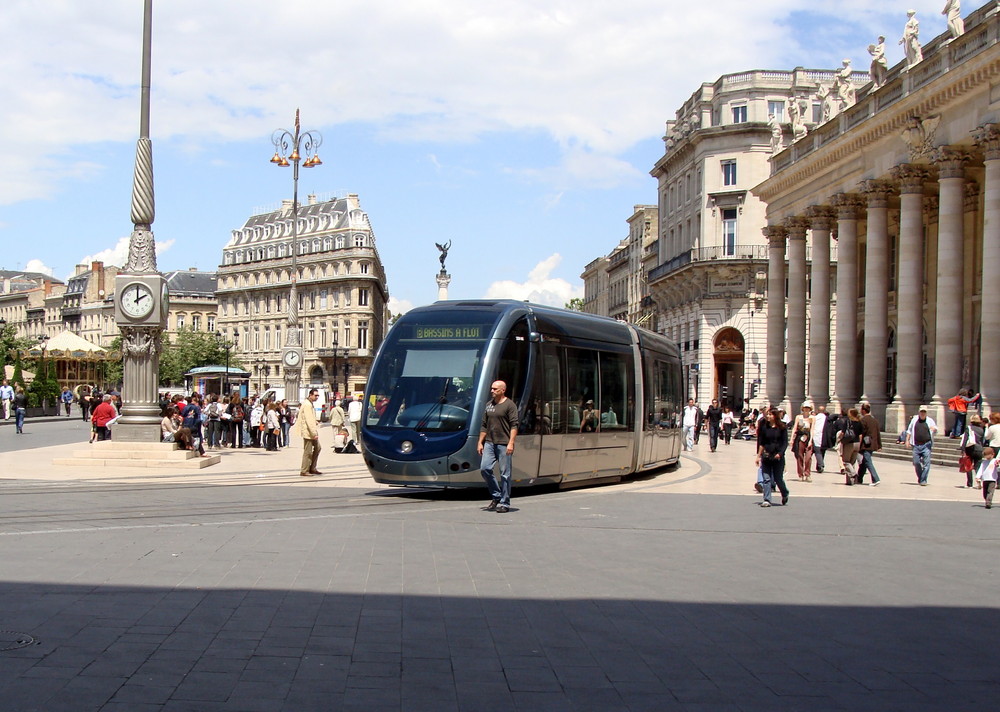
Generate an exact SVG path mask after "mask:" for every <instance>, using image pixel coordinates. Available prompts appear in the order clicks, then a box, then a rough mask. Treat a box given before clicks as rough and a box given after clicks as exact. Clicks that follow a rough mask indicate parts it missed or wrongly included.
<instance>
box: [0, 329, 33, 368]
mask: <svg viewBox="0 0 1000 712" xmlns="http://www.w3.org/2000/svg"><path fill="white" fill-rule="evenodd" d="M36 346H38V342H37V341H36V340H35V339H28V338H25V337H23V336H22V337H19V336H18V335H17V329H16V328H14V325H13V324H6V325H5V326H4V327H3V329H0V353H2V356H0V360H2V362H3V363H2V364H0V365H3V366H6V365H7V364H9V363H14V362H15V361H16V360H17V356H16V354H17V352H18V351H27V350H28V349H31V348H34V347H36Z"/></svg>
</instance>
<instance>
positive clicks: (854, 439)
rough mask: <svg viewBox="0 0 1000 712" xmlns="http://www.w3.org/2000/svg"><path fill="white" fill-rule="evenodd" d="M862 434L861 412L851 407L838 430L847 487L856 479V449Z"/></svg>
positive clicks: (857, 459)
mask: <svg viewBox="0 0 1000 712" xmlns="http://www.w3.org/2000/svg"><path fill="white" fill-rule="evenodd" d="M863 434H864V426H862V425H861V414H860V413H859V412H858V409H857V408H851V409H850V410H848V411H847V419H846V420H845V421H844V422H843V423H842V425H841V430H840V460H841V462H843V463H844V484H846V485H847V486H848V487H851V486H853V485H854V484H855V483H856V482H857V481H858V461H859V460H860V459H861V458H860V457H859V455H858V450H859V448H860V447H861V437H862V435H863Z"/></svg>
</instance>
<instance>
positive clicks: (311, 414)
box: [297, 388, 323, 477]
mask: <svg viewBox="0 0 1000 712" xmlns="http://www.w3.org/2000/svg"><path fill="white" fill-rule="evenodd" d="M317 398H319V391H318V390H316V389H315V388H310V389H309V395H308V396H306V400H307V401H308V402H307V403H303V404H302V406H301V407H300V408H299V413H298V419H297V422H298V424H299V434H300V435H301V436H302V466H301V467H299V474H300V475H302V476H303V477H311V476H312V475H322V474H323V473H322V472H320V471H319V470H317V469H316V463H317V461H318V460H319V451H320V450H321V449H322V448H320V446H319V423H317V422H316V407H315V405H314V404H315V403H316V399H317Z"/></svg>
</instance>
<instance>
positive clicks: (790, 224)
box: [785, 215, 809, 240]
mask: <svg viewBox="0 0 1000 712" xmlns="http://www.w3.org/2000/svg"><path fill="white" fill-rule="evenodd" d="M785 229H786V230H787V231H788V239H789V240H805V239H806V230H808V229H809V221H808V220H807V219H806V218H804V217H800V216H798V215H793V216H792V217H788V218H785Z"/></svg>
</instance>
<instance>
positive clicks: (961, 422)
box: [951, 413, 968, 438]
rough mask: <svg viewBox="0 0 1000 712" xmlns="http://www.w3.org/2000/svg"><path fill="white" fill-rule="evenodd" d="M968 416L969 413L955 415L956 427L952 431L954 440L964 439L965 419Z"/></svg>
mask: <svg viewBox="0 0 1000 712" xmlns="http://www.w3.org/2000/svg"><path fill="white" fill-rule="evenodd" d="M967 415H968V413H955V427H954V428H952V431H951V436H952V437H953V438H960V437H962V433H963V432H965V417H966V416H967Z"/></svg>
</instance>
